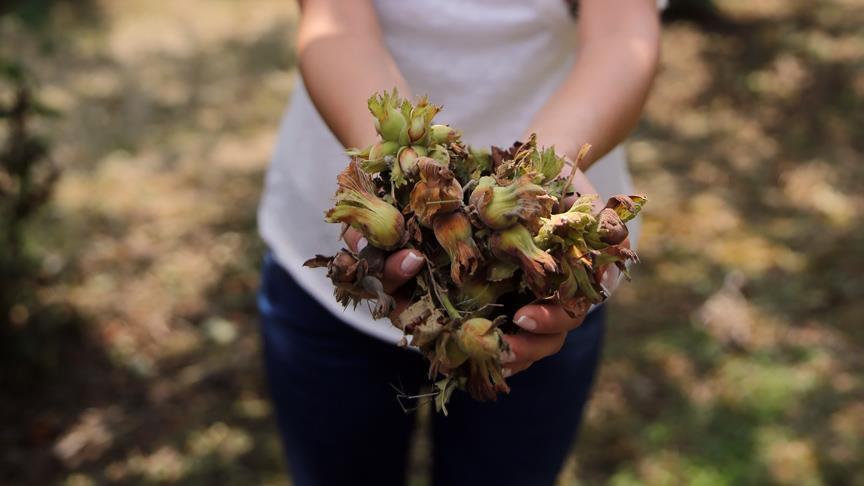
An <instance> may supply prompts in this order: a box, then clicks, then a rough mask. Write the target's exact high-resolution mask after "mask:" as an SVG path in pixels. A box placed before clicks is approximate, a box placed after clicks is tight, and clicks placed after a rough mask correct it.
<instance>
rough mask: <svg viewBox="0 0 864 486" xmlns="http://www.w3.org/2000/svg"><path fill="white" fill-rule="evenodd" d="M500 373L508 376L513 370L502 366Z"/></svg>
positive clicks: (505, 376)
mask: <svg viewBox="0 0 864 486" xmlns="http://www.w3.org/2000/svg"><path fill="white" fill-rule="evenodd" d="M501 374H502V375H504V378H510V376H512V375H513V370H511V369H510V368H504V369H503V370H501Z"/></svg>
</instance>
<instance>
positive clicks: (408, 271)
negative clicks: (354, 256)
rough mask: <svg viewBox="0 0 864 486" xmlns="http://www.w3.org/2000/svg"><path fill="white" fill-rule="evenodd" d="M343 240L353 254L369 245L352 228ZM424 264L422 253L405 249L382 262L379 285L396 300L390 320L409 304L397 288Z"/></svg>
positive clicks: (414, 274) (424, 259) (346, 232)
mask: <svg viewBox="0 0 864 486" xmlns="http://www.w3.org/2000/svg"><path fill="white" fill-rule="evenodd" d="M343 239H344V240H345V243H346V244H347V245H348V247H349V248H351V250H352V251H353V252H355V253H359V252H360V251H361V250H363V248H365V247H366V245H368V244H369V242H368V241H366V238H364V237H363V235H362V234H361V233H360V232H359V231H357V230H355V229H354V228H348V230H347V231H345V234H344V235H343ZM425 264H426V258H425V257H424V256H423V253H421V252H419V251H417V250H412V249H407V248H404V249H401V250H399V251H396V252H394V253H393V254H392V255H390V256H388V257H387V260H386V261H385V262H384V277H383V278H382V280H381V283H382V284H383V286H384V292H387V293H388V294H390V295H392V296H393V297H394V298H395V299H396V307H395V308H394V309H393V312H391V313H390V320H395V319H396V317H397V316H399V314H401V313H402V310H403V309H405V307H407V306H408V304H409V302H408V299H407V298H406V297H404V296H401V295H399V293H398V291H399V288H400V287H402V286H403V285H404V284H405V283H406V282H408V281H409V280H411V279H412V278H414V276H416V275H417V274H418V273H419V272H420V270H422V269H423V266H424V265H425Z"/></svg>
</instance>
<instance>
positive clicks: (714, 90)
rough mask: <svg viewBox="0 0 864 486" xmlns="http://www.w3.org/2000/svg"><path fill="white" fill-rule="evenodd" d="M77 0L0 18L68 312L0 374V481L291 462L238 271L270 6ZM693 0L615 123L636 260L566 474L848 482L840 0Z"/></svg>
mask: <svg viewBox="0 0 864 486" xmlns="http://www.w3.org/2000/svg"><path fill="white" fill-rule="evenodd" d="M682 1H683V0H682ZM13 3H19V4H21V2H20V1H19V2H13ZM24 3H26V2H24ZM91 3H92V7H93V10H92V11H90V10H86V9H85V10H83V11H76V10H75V8H74V5H76V2H72V1H65V2H64V1H59V3H57V5H58V7H55V9H54V10H53V11H52V12H51V14H50V16H48V17H46V18H45V23H44V24H43V25H46V26H48V27H50V28H49V29H47V31H49V33H50V34H46V33H45V30H46V29H43V30H42V31H41V33H39V34H38V35H37V34H36V33H34V32H33V31H32V29H30V28H27V27H22V24H21V22H20V20H19V19H20V17H8V16H7V17H5V18H3V19H0V36H3V39H4V41H5V40H6V39H10V42H8V43H7V42H4V43H0V54H2V55H4V56H6V57H8V55H9V51H10V50H11V48H10V46H14V50H15V55H16V56H17V58H18V59H26V61H27V66H28V68H29V69H30V70H31V72H32V73H33V76H34V77H35V78H37V79H39V81H40V82H39V90H38V93H39V95H40V98H41V99H44V100H45V103H46V104H48V105H50V106H52V107H56V108H57V109H58V110H59V111H61V112H62V114H63V116H62V117H61V118H56V119H51V118H43V117H36V118H35V119H34V124H33V132H32V133H34V134H50V138H51V141H52V151H51V153H52V156H53V157H54V158H55V159H56V160H57V162H58V164H60V165H61V166H62V167H63V168H64V173H63V177H62V178H61V179H60V180H59V181H58V182H57V184H56V187H55V195H54V197H53V198H52V200H51V201H50V202H49V203H48V204H47V205H45V206H43V207H41V209H39V210H38V211H37V212H36V213H35V214H36V216H35V217H34V218H33V219H32V222H31V223H30V224H29V225H28V230H27V237H25V238H24V239H23V241H24V242H25V245H24V248H25V251H26V252H29V254H31V255H33V256H34V257H36V258H34V259H33V260H31V261H32V262H33V263H34V268H37V267H38V268H37V270H38V278H37V281H38V283H39V285H38V286H37V287H34V293H35V294H36V295H37V296H38V298H39V299H40V301H41V302H42V303H44V304H46V305H47V304H50V305H51V306H52V307H53V308H58V309H66V311H65V312H66V314H65V315H66V317H63V318H61V319H58V320H57V321H52V322H58V321H63V320H64V319H65V320H66V321H67V322H68V320H69V318H70V316H74V315H79V316H81V318H80V321H79V323H78V324H77V325H75V326H66V327H64V329H67V331H64V333H62V334H63V336H64V337H63V338H62V339H61V340H60V341H59V344H58V341H57V340H52V339H47V337H46V338H45V339H44V340H37V341H35V343H37V344H39V345H41V346H42V347H46V348H50V347H51V346H56V349H54V350H53V351H52V350H50V349H47V350H45V349H42V348H41V347H38V346H37V347H36V348H34V349H37V350H40V349H41V350H42V351H45V352H46V354H47V355H50V356H55V358H54V365H53V367H52V368H50V369H48V368H44V369H43V372H42V374H41V375H37V374H30V373H27V372H21V373H19V376H20V377H21V379H20V380H18V382H19V383H29V388H28V387H21V386H19V387H18V388H16V389H15V391H14V392H12V393H10V392H8V391H7V390H8V388H7V387H5V386H4V387H2V389H3V391H4V396H3V400H0V420H2V421H3V423H2V424H0V448H2V449H3V451H4V454H3V455H2V457H0V483H4V484H22V483H23V484H58V483H65V484H70V485H72V484H80V485H85V484H105V483H108V484H151V483H155V482H173V483H184V484H199V483H200V484H211V483H214V482H218V483H220V484H226V483H227V484H260V483H268V484H280V483H281V484H288V483H290V479H288V478H287V477H286V475H285V473H284V468H283V465H282V462H281V452H280V450H279V446H278V438H277V436H276V429H275V424H274V423H273V421H272V415H271V411H270V409H269V403H268V402H267V400H266V392H265V389H264V385H263V383H262V379H261V373H260V366H259V356H258V336H257V328H256V321H255V319H256V317H255V305H254V291H255V288H256V285H257V267H258V262H259V258H260V256H261V253H262V251H263V248H262V246H261V243H260V241H259V239H258V237H257V235H256V230H255V208H256V206H257V199H258V196H259V194H260V190H261V182H262V175H263V171H264V170H265V168H266V165H267V161H268V158H269V156H270V153H271V150H272V146H273V143H274V138H275V132H276V126H277V125H278V122H279V118H280V116H281V113H282V110H283V109H284V106H285V104H286V102H287V101H288V99H289V96H290V90H291V83H292V74H293V67H294V63H295V57H294V54H293V52H292V46H291V42H290V39H291V38H292V32H293V28H294V27H293V26H294V18H295V14H296V12H295V11H294V7H293V4H292V3H291V2H285V1H284V0H225V1H219V2H215V1H213V0H184V1H183V2H152V1H149V0H93V2H91ZM713 3H714V6H715V7H716V13H717V16H716V18H714V19H713V20H710V21H703V19H701V18H697V22H692V21H691V20H689V19H692V18H694V17H692V16H691V17H687V16H684V18H685V19H687V20H683V21H682V20H675V21H672V22H670V23H668V24H667V25H666V29H665V32H664V39H663V47H664V53H663V60H662V66H661V70H660V73H659V76H658V79H657V83H656V85H655V89H654V92H653V93H652V96H651V99H650V100H649V103H648V107H647V109H646V112H645V117H644V123H643V124H642V126H641V127H640V129H639V130H638V132H637V133H636V135H635V136H634V138H633V139H632V141H631V143H630V144H629V147H628V150H629V154H630V159H631V165H632V167H633V170H634V175H635V178H636V182H637V186H638V187H639V189H640V190H641V191H644V192H645V193H647V194H648V195H649V197H651V204H650V205H649V208H648V211H647V212H646V214H645V221H644V223H645V224H644V227H643V228H644V230H643V236H642V239H641V241H640V248H639V250H640V254H641V255H642V257H643V258H642V260H643V263H642V264H640V265H638V266H637V267H636V268H635V272H634V280H633V282H632V284H629V285H625V286H623V287H622V288H621V290H619V292H618V293H617V295H616V296H615V298H614V299H613V301H612V302H611V309H610V323H609V326H608V339H607V343H608V346H607V353H606V359H605V361H604V365H603V369H602V371H601V374H600V376H599V378H598V381H597V386H596V393H595V394H594V397H593V399H592V402H591V404H590V410H589V412H588V416H587V420H586V423H585V424H584V427H583V431H582V435H581V438H580V441H579V443H578V444H577V446H576V449H575V452H574V454H573V455H572V457H571V459H570V460H569V461H568V464H567V467H566V469H565V470H564V471H563V473H562V475H561V479H560V484H562V485H571V484H619V485H626V484H649V485H667V484H711V485H714V484H716V485H726V484H729V485H734V484H839V485H845V484H850V485H851V484H862V483H864V460H862V458H864V440H862V438H864V406H862V403H864V372H862V370H864V362H862V361H864V331H862V329H864V328H862V327H861V325H860V322H861V316H862V315H864V280H862V279H861V278H860V275H862V274H864V253H862V252H861V251H860V248H864V225H862V214H864V197H862V194H861V191H860V188H861V187H862V186H864V166H862V165H861V160H862V159H864V156H862V154H864V133H862V127H864V118H862V117H864V75H862V73H864V43H862V41H861V39H864V31H862V26H864V5H862V3H861V1H860V0H819V1H803V0H771V1H764V2H750V1H745V0H715V1H714V2H713ZM5 5H6V3H5V2H4V6H5ZM90 18H96V19H97V22H96V24H95V27H94V24H93V23H92V22H91V21H90V20H88V19H90ZM716 19H720V21H715V20H716ZM60 25H62V26H63V28H58V26H60ZM46 35H50V36H51V37H53V38H54V39H55V40H54V41H53V42H51V44H52V46H53V47H52V48H51V49H45V48H44V45H45V40H44V39H45V36H46ZM670 241H672V242H674V244H673V243H669V242H670ZM4 277H5V274H4ZM71 309H74V312H73V311H72V310H71ZM46 316H47V315H46ZM47 320H51V319H46V321H47ZM31 323H32V320H31ZM45 329H48V328H47V327H46V328H45ZM53 335H54V336H57V335H58V334H57V333H54V334H53ZM46 363H47V361H46ZM20 369H21V368H20V367H10V366H6V365H4V367H3V370H2V376H0V379H7V382H8V376H9V374H10V370H20ZM52 370H53V371H52ZM27 378H29V382H27ZM421 424H422V421H421ZM428 451H429V442H428V438H427V437H425V435H424V434H423V430H422V429H421V432H420V433H419V434H418V440H417V443H416V444H415V447H414V449H413V455H414V462H413V467H412V484H416V485H421V484H428V477H427V476H426V471H427V469H428V465H429V457H428Z"/></svg>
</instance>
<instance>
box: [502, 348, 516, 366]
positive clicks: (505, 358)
mask: <svg viewBox="0 0 864 486" xmlns="http://www.w3.org/2000/svg"><path fill="white" fill-rule="evenodd" d="M498 359H499V360H501V363H502V364H505V363H512V362H513V361H516V353H514V352H513V351H512V350H509V349H508V350H507V351H501V355H500V356H499V357H498Z"/></svg>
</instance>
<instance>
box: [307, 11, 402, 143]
mask: <svg viewBox="0 0 864 486" xmlns="http://www.w3.org/2000/svg"><path fill="white" fill-rule="evenodd" d="M301 5H302V17H301V20H300V29H299V35H298V46H297V51H298V55H299V60H300V73H301V74H302V76H303V81H304V84H305V85H306V90H307V91H308V92H309V96H310V97H311V98H312V102H313V103H314V104H315V107H316V108H317V109H318V112H319V113H320V114H321V116H322V118H323V119H324V121H325V122H326V123H327V125H328V126H329V127H330V130H332V132H333V133H334V134H335V135H336V138H338V139H339V141H340V142H342V144H343V145H344V146H345V147H363V146H365V145H368V144H370V143H372V142H373V141H374V140H375V139H376V133H375V128H374V127H373V126H372V124H371V123H369V112H368V110H367V108H366V101H367V100H368V98H369V96H370V95H371V94H372V93H375V92H377V91H382V90H385V89H392V88H393V87H394V86H395V87H397V88H398V89H399V91H400V93H401V94H402V95H403V96H408V95H410V91H409V88H408V86H407V83H406V82H405V79H404V78H403V77H402V75H401V73H400V72H399V69H398V68H397V66H396V63H395V62H394V61H393V58H392V56H391V55H390V53H389V51H388V50H387V48H386V47H385V46H384V43H383V40H382V38H381V32H380V27H379V25H378V20H377V18H376V17H375V13H374V10H373V7H372V5H371V2H369V1H368V0H362V1H361V0H352V1H351V2H343V1H341V0H305V1H304V2H302V3H301Z"/></svg>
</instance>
